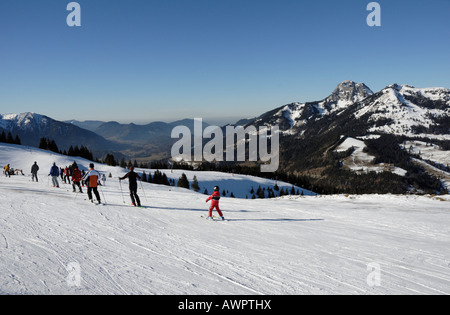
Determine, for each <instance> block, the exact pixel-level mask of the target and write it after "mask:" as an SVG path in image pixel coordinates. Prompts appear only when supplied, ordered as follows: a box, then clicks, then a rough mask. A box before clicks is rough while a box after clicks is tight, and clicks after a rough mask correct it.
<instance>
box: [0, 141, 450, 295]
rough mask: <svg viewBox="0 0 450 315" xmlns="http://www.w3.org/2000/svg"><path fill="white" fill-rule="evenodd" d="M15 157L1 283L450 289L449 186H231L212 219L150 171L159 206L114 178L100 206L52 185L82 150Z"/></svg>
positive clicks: (199, 203) (252, 289) (1, 237)
mask: <svg viewBox="0 0 450 315" xmlns="http://www.w3.org/2000/svg"><path fill="white" fill-rule="evenodd" d="M64 159H66V160H64ZM6 160H7V161H8V162H11V164H12V165H13V166H14V165H16V164H17V165H19V166H20V167H23V168H24V172H25V173H26V174H27V176H13V177H12V178H5V177H0V199H1V200H2V203H1V204H0V293H2V294H80V295H81V294H176V295H194V294H200V295H204V294H205V295H228V294H230V295H236V294H239V295H241V294H443V295H447V294H450V256H449V253H448V248H449V246H450V237H449V235H450V227H449V225H448V222H450V221H449V220H450V212H449V206H448V205H449V201H450V198H449V197H448V196H443V197H439V198H437V197H427V196H420V197H419V196H392V195H365V196H321V197H313V196H309V197H299V196H296V197H284V198H277V199H270V200H269V199H263V200H245V199H233V198H223V199H222V200H221V208H222V210H223V212H224V215H225V216H226V217H227V218H228V219H230V221H229V222H207V221H206V220H202V219H201V218H200V216H201V215H205V214H206V209H207V204H206V203H205V196H204V195H201V194H198V193H195V192H193V191H189V190H185V189H181V188H174V187H166V186H158V185H153V184H147V183H145V184H143V186H142V187H143V188H144V189H145V196H146V198H145V197H144V193H143V191H142V189H140V190H139V192H138V193H139V194H140V196H141V199H142V200H143V203H144V204H146V205H149V206H150V207H149V208H147V209H141V208H133V207H129V206H127V205H124V204H123V201H122V195H121V192H120V187H119V183H118V181H117V180H113V179H108V182H107V185H106V187H103V188H102V190H101V191H102V192H103V194H104V196H105V197H106V200H107V202H108V203H107V205H105V206H96V205H91V204H89V203H87V201H85V200H84V199H85V198H86V196H85V195H81V194H74V193H72V192H71V187H70V186H68V185H63V186H62V188H61V189H53V188H50V187H48V182H47V178H46V177H47V176H46V175H47V172H48V170H47V166H49V164H50V163H52V162H53V161H56V162H57V163H59V164H60V165H64V164H70V163H71V162H73V161H72V159H70V158H67V157H62V156H58V155H55V154H50V153H48V152H44V151H40V150H37V149H32V148H28V149H20V148H19V147H16V146H6V145H0V162H1V163H3V164H4V163H5V161H6ZM35 160H37V161H38V162H39V164H40V166H41V171H40V173H39V176H40V179H41V180H40V182H39V183H33V182H31V180H30V177H29V176H28V171H29V170H28V168H25V164H26V166H29V167H31V164H32V163H33V162H34V161H35ZM78 161H79V164H83V165H85V163H88V161H86V160H81V159H80V160H77V162H78ZM20 163H22V164H20ZM30 163H31V164H30ZM47 164H48V165H47ZM97 168H98V169H100V170H101V171H104V172H112V174H113V176H118V175H121V174H123V170H121V169H120V168H112V167H108V166H103V165H97ZM197 176H198V177H199V181H200V179H201V178H202V175H201V174H200V173H198V174H197ZM211 176H212V174H211ZM215 176H219V174H215ZM224 176H225V175H224ZM124 188H125V187H124ZM128 199H129V198H128V196H126V195H125V200H126V201H127V202H128ZM372 264H378V265H379V266H380V282H379V283H378V284H375V286H371V285H369V284H370V282H368V281H367V280H368V277H370V276H371V271H370V270H369V269H368V267H369V266H371V265H372ZM74 266H75V267H79V274H78V273H77V272H75V274H74V270H77V268H75V269H73V268H74ZM69 267H70V268H69ZM77 275H79V277H78V278H77Z"/></svg>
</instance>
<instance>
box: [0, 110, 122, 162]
mask: <svg viewBox="0 0 450 315" xmlns="http://www.w3.org/2000/svg"><path fill="white" fill-rule="evenodd" d="M2 130H4V131H5V132H11V133H12V134H14V135H18V136H19V137H20V139H21V141H22V144H24V145H29V146H35V147H37V146H38V145H39V140H40V139H41V138H50V139H52V140H55V142H56V143H57V145H58V148H59V149H60V150H68V149H69V148H70V146H81V145H84V146H86V147H88V148H89V149H90V150H91V151H92V152H93V153H94V155H96V156H103V154H104V153H105V152H110V151H115V150H120V149H122V146H121V145H120V144H117V143H114V142H111V141H108V140H106V139H104V138H103V137H101V136H99V135H98V134H96V133H94V132H92V131H89V130H85V129H82V128H80V127H78V126H75V125H73V124H68V123H64V122H61V121H57V120H55V119H52V118H50V117H47V116H44V115H40V114H36V113H22V114H8V115H0V131H2Z"/></svg>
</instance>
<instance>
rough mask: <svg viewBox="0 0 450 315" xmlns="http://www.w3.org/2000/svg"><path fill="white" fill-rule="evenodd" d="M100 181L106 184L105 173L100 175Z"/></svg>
mask: <svg viewBox="0 0 450 315" xmlns="http://www.w3.org/2000/svg"><path fill="white" fill-rule="evenodd" d="M102 182H103V186H106V175H105V174H103V176H102Z"/></svg>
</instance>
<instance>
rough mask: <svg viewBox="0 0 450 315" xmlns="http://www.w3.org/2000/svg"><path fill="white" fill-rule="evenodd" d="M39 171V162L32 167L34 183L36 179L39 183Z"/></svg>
mask: <svg viewBox="0 0 450 315" xmlns="http://www.w3.org/2000/svg"><path fill="white" fill-rule="evenodd" d="M38 171H39V166H38V165H37V162H34V164H33V166H32V167H31V180H32V181H33V182H34V179H35V178H36V182H39V180H38V177H37V173H38Z"/></svg>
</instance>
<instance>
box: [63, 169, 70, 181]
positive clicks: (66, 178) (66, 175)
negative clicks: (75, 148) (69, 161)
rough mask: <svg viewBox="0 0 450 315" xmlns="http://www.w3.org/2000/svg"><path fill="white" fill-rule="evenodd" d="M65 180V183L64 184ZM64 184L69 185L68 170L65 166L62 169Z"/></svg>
mask: <svg viewBox="0 0 450 315" xmlns="http://www.w3.org/2000/svg"><path fill="white" fill-rule="evenodd" d="M66 180H67V183H66ZM64 184H69V185H70V169H69V168H68V167H67V166H66V168H65V169H64Z"/></svg>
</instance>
